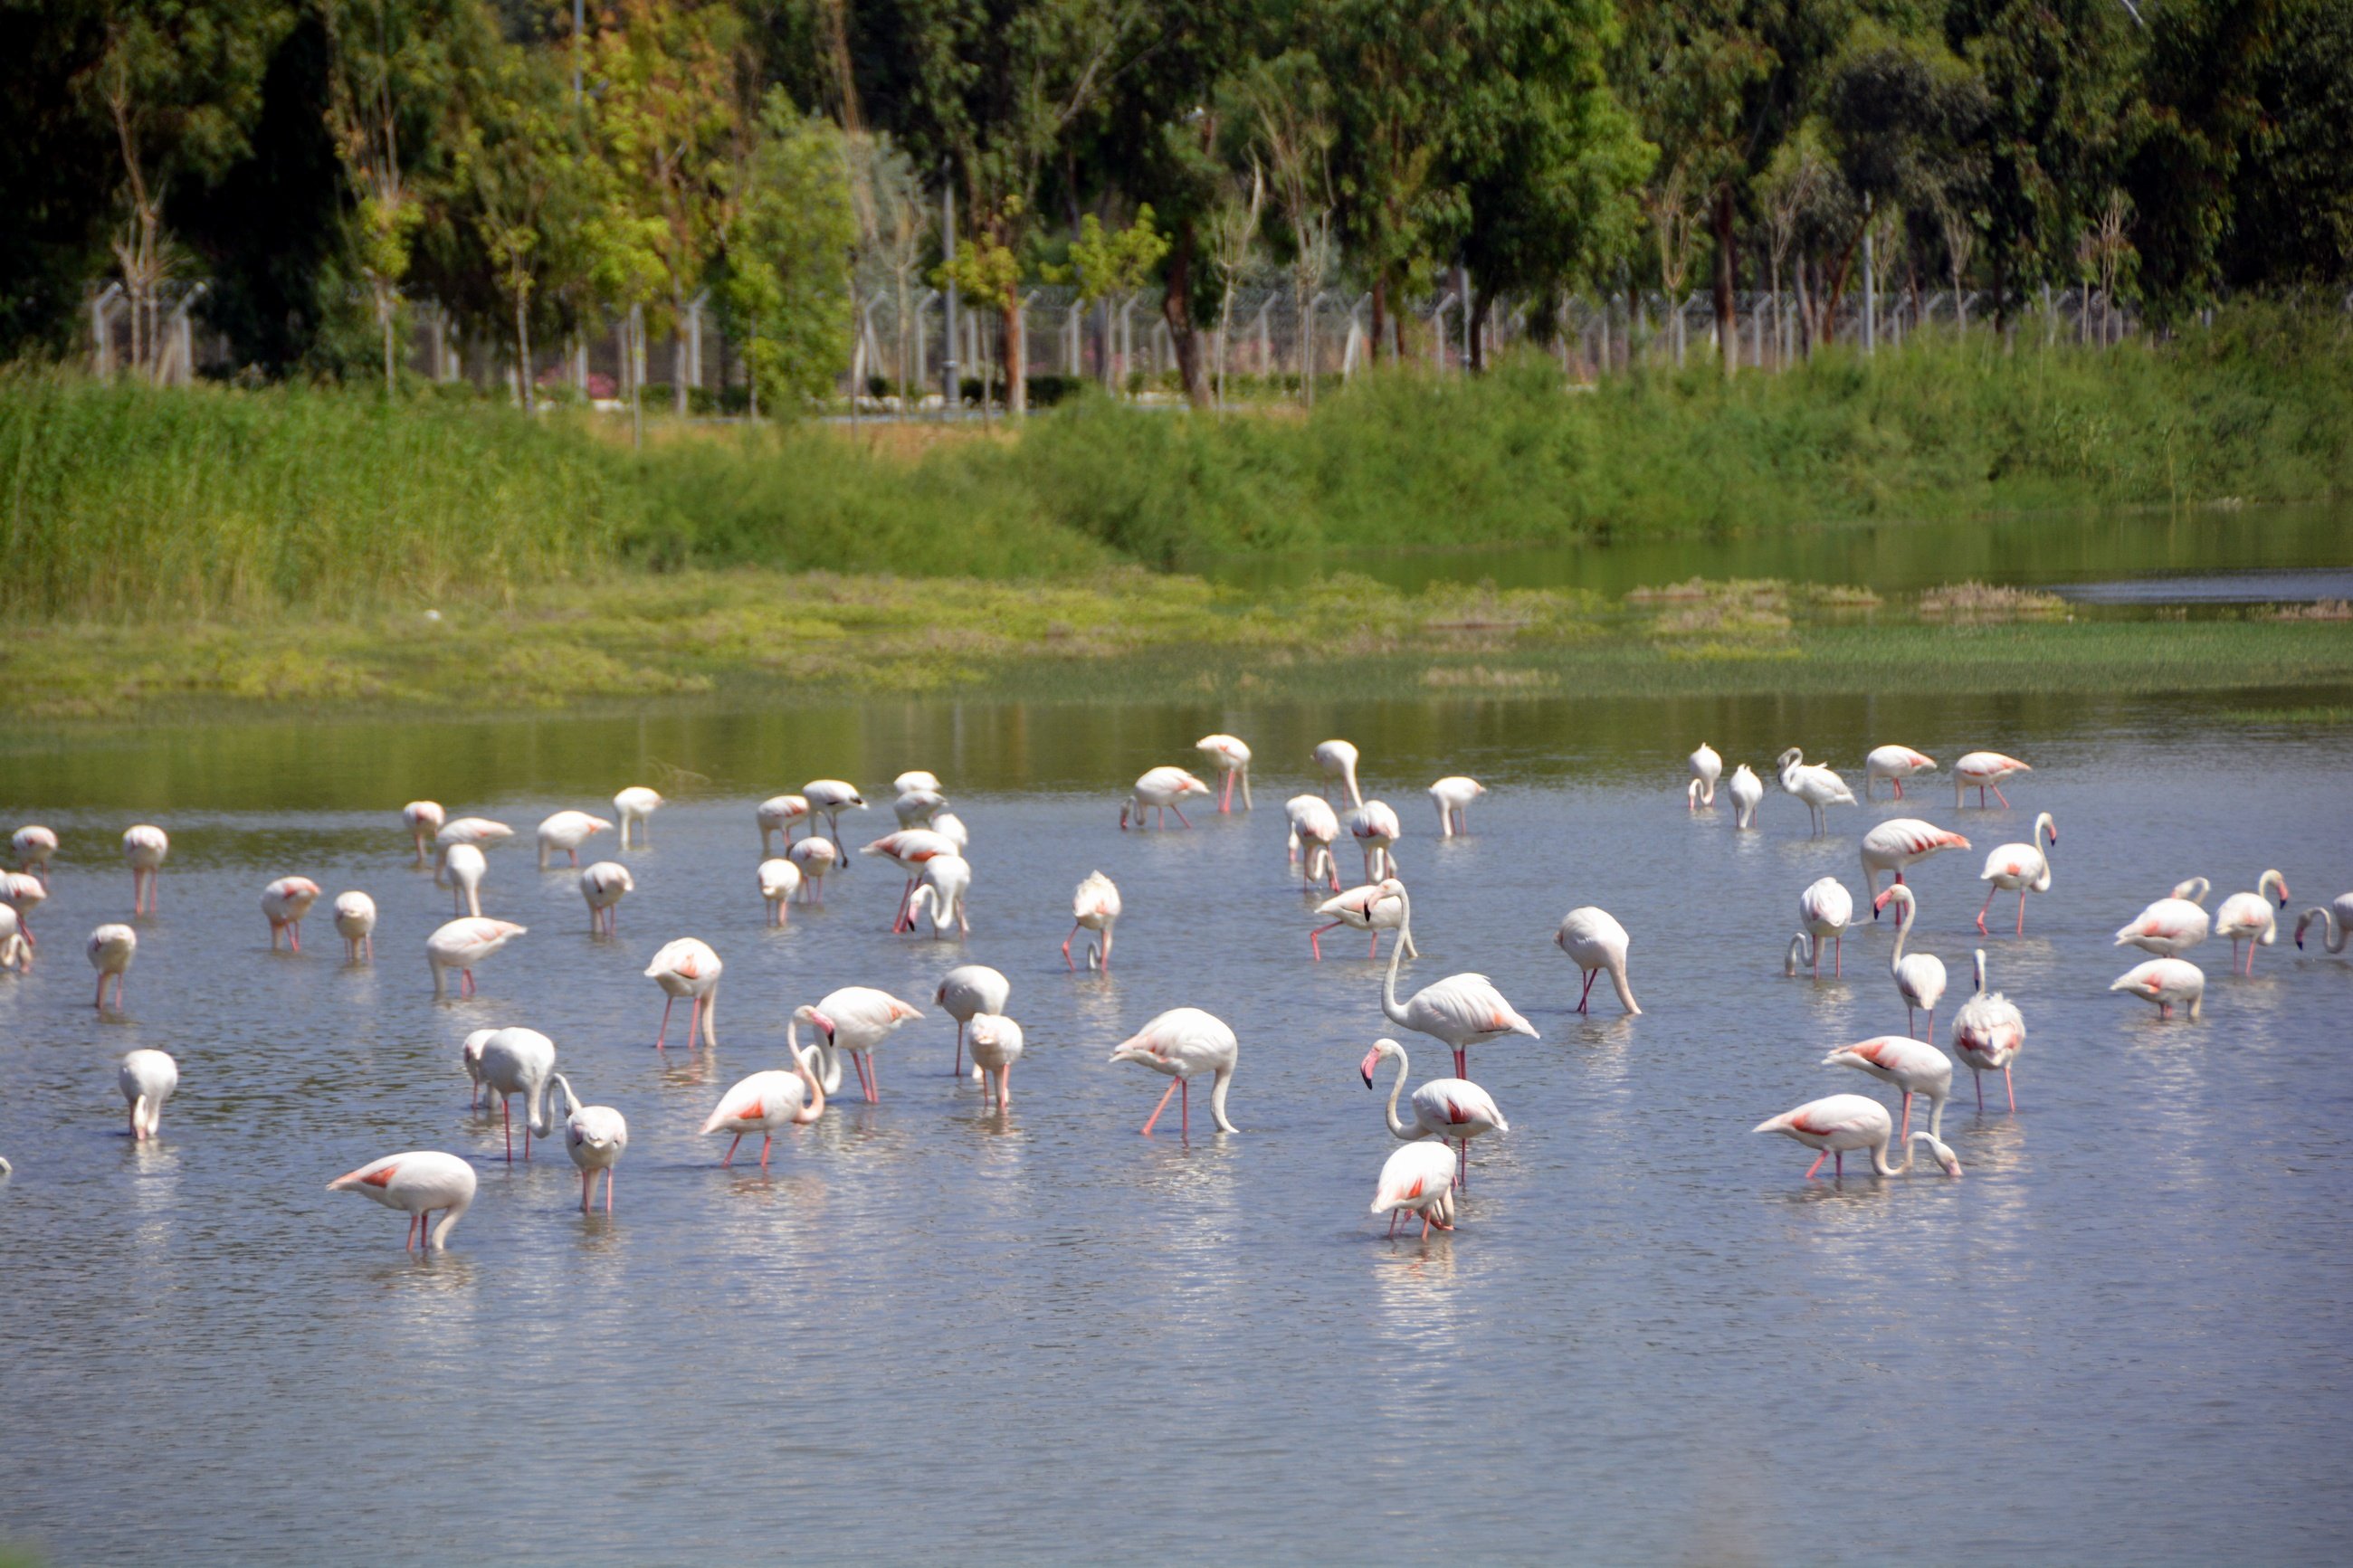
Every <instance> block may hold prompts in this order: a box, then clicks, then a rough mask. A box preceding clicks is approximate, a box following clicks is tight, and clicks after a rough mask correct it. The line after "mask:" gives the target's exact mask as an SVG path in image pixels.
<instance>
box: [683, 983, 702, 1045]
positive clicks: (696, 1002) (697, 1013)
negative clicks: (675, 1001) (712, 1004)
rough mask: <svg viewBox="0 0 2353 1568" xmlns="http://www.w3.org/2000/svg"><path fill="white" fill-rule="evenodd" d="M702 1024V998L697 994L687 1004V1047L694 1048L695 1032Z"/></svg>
mask: <svg viewBox="0 0 2353 1568" xmlns="http://www.w3.org/2000/svg"><path fill="white" fill-rule="evenodd" d="M701 1027H702V997H700V996H697V997H695V998H693V999H692V1000H691V1001H690V1002H689V1003H688V1004H687V1005H686V1048H687V1049H688V1050H690V1051H691V1050H692V1049H694V1033H695V1031H696V1030H697V1029H700V1028H701Z"/></svg>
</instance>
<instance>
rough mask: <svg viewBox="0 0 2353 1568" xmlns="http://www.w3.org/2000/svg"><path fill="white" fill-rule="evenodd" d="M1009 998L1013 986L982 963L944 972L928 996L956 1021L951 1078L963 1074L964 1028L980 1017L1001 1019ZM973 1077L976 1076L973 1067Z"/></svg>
mask: <svg viewBox="0 0 2353 1568" xmlns="http://www.w3.org/2000/svg"><path fill="white" fill-rule="evenodd" d="M1012 994H1013V982H1011V981H1010V980H1008V979H1006V978H1005V976H1004V975H1003V974H1002V973H999V972H997V970H994V969H991V968H990V967H989V966H988V965H987V964H986V963H960V964H958V965H956V966H955V968H954V969H951V970H949V971H948V972H947V974H946V975H945V976H944V978H943V979H942V980H941V981H940V988H939V989H938V990H937V991H934V993H932V1000H933V1001H934V1002H936V1003H938V1004H939V1005H940V1007H941V1010H942V1011H944V1012H945V1013H946V1014H947V1016H949V1017H951V1018H954V1019H955V1021H956V1056H955V1066H954V1067H953V1068H949V1069H948V1074H949V1076H950V1077H951V1078H955V1077H961V1076H962V1075H963V1072H964V1032H965V1026H966V1025H968V1024H970V1023H971V1022H972V1021H973V1020H974V1019H975V1018H976V1017H978V1016H980V1015H982V1014H983V1013H995V1014H998V1015H1000V1016H1001V1015H1002V1014H1003V1013H1004V1011H1005V1004H1006V1002H1007V1001H1008V999H1010V998H1011V996H1012ZM972 1070H973V1076H974V1077H976V1078H977V1077H978V1076H980V1068H979V1065H978V1064H977V1063H976V1064H975V1065H974V1067H973V1069H972Z"/></svg>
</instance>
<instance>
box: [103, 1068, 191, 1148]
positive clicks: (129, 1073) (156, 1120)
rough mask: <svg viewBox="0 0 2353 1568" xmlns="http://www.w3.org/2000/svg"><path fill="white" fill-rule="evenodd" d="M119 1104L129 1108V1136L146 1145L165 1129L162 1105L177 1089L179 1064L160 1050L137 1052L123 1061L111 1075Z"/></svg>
mask: <svg viewBox="0 0 2353 1568" xmlns="http://www.w3.org/2000/svg"><path fill="white" fill-rule="evenodd" d="M114 1082H115V1087H116V1088H118V1089H121V1091H122V1102H123V1103H124V1104H125V1105H127V1106H129V1107H130V1108H131V1137H132V1141H133V1142H146V1141H147V1140H148V1139H150V1138H153V1137H154V1136H156V1135H157V1134H158V1133H159V1132H161V1131H163V1127H164V1101H165V1100H169V1099H171V1098H172V1096H173V1095H174V1093H175V1092H177V1091H178V1089H179V1087H180V1064H179V1063H177V1062H175V1061H174V1060H173V1059H172V1058H170V1057H168V1056H166V1055H164V1053H163V1052H162V1051H153V1050H137V1051H133V1052H132V1053H131V1054H130V1055H129V1056H127V1057H124V1058H122V1066H121V1068H120V1069H119V1070H118V1071H117V1072H116V1073H115V1075H114Z"/></svg>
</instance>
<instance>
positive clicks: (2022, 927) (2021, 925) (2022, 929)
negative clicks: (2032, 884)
mask: <svg viewBox="0 0 2353 1568" xmlns="http://www.w3.org/2000/svg"><path fill="white" fill-rule="evenodd" d="M2018 934H2019V935H2021V936H2024V935H2025V934H2026V889H2024V888H2021V889H2018Z"/></svg>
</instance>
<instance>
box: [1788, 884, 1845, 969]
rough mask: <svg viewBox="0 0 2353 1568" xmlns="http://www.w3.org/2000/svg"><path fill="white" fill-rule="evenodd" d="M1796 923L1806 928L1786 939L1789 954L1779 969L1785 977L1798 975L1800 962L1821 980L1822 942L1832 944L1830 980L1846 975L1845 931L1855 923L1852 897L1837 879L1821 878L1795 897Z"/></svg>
mask: <svg viewBox="0 0 2353 1568" xmlns="http://www.w3.org/2000/svg"><path fill="white" fill-rule="evenodd" d="M1798 920H1799V923H1800V924H1802V925H1803V926H1804V927H1805V929H1804V930H1803V931H1799V933H1798V934H1797V935H1796V936H1793V937H1791V938H1790V939H1789V952H1788V959H1787V961H1786V962H1785V963H1784V964H1783V967H1782V971H1781V972H1782V973H1784V974H1795V973H1798V965H1799V964H1800V963H1803V964H1806V965H1808V966H1810V968H1811V969H1812V970H1813V972H1814V978H1815V979H1817V980H1820V978H1821V977H1822V943H1823V942H1824V941H1825V940H1827V941H1828V942H1830V944H1831V977H1832V978H1833V979H1835V978H1837V977H1838V976H1839V975H1841V974H1842V973H1845V968H1844V966H1845V963H1846V928H1847V927H1848V926H1849V925H1852V923H1853V922H1854V895H1853V894H1852V893H1850V892H1848V891H1847V890H1846V884H1845V883H1844V882H1841V881H1840V880H1839V879H1837V878H1836V877H1823V878H1821V879H1818V880H1816V881H1814V882H1812V883H1810V884H1809V885H1808V886H1807V889H1806V890H1805V891H1804V892H1802V893H1799V895H1798Z"/></svg>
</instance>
